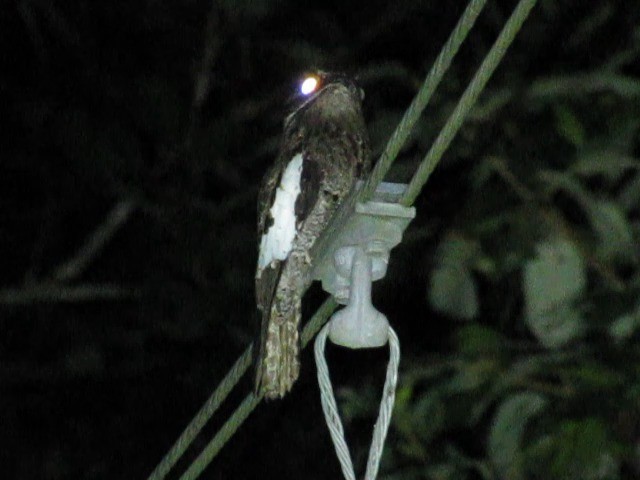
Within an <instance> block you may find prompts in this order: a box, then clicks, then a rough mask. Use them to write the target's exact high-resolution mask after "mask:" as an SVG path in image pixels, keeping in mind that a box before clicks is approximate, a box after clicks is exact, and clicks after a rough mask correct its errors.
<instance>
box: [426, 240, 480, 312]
mask: <svg viewBox="0 0 640 480" xmlns="http://www.w3.org/2000/svg"><path fill="white" fill-rule="evenodd" d="M476 251H477V248H476V246H475V244H474V243H472V242H470V241H467V240H465V239H463V238H460V237H453V236H451V237H448V238H446V239H445V240H444V241H442V242H441V243H440V245H439V246H438V250H437V252H436V264H437V266H436V268H435V269H434V270H433V272H432V273H431V278H430V282H429V303H430V304H431V306H432V307H433V308H434V309H435V310H437V311H439V312H442V313H445V314H447V315H451V316H452V317H455V318H460V319H464V320H469V319H471V318H473V317H475V316H476V315H477V314H478V310H479V301H478V290H477V287H476V282H475V279H474V278H473V275H472V274H471V270H470V261H471V259H472V258H473V257H474V255H475V253H476Z"/></svg>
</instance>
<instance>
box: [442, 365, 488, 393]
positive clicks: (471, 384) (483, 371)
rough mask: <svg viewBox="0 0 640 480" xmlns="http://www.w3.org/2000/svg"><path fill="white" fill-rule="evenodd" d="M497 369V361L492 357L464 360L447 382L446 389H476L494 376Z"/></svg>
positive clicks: (462, 390) (450, 390) (451, 390)
mask: <svg viewBox="0 0 640 480" xmlns="http://www.w3.org/2000/svg"><path fill="white" fill-rule="evenodd" d="M497 369H498V362H496V361H495V360H494V359H492V358H480V359H478V360H475V361H473V362H464V363H463V364H462V365H461V367H460V369H459V370H458V372H457V373H456V374H455V375H454V376H453V377H452V378H451V381H450V382H449V383H448V384H447V390H448V391H449V392H451V393H463V392H469V391H471V390H476V389H477V388H479V387H480V386H482V385H484V384H485V383H486V382H488V381H489V380H491V379H492V378H494V377H495V374H496V370H497Z"/></svg>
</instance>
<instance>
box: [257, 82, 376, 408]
mask: <svg viewBox="0 0 640 480" xmlns="http://www.w3.org/2000/svg"><path fill="white" fill-rule="evenodd" d="M363 96H364V95H363V93H362V90H361V89H360V88H359V87H358V86H357V85H356V84H355V83H354V81H353V80H351V79H349V78H348V77H346V76H344V75H340V74H330V73H326V72H318V73H316V74H314V75H311V76H308V77H307V78H306V80H305V81H304V82H303V83H302V84H301V89H300V94H299V96H298V102H297V104H296V105H295V108H294V109H293V110H292V111H291V113H289V115H288V116H287V117H286V119H285V121H284V132H283V135H282V139H281V143H280V150H279V153H278V156H277V158H276V161H275V164H274V165H273V166H272V167H271V168H270V169H269V171H268V172H267V174H266V175H265V177H264V179H263V182H262V186H261V188H260V193H259V198H258V242H259V247H258V250H259V252H258V266H257V269H256V300H257V305H258V309H259V310H260V314H261V317H262V321H261V331H260V340H259V342H260V343H259V344H258V345H257V347H258V348H257V350H255V351H256V383H255V386H256V391H257V392H262V393H263V394H264V396H265V397H266V398H277V397H282V396H283V395H284V394H286V393H287V392H288V391H289V390H290V389H291V386H292V385H293V383H294V382H295V381H296V379H297V378H298V374H299V370H300V360H299V356H300V337H299V333H300V322H301V318H300V317H301V302H302V296H303V294H304V292H305V290H306V289H307V287H308V286H309V283H310V281H311V279H310V274H311V269H312V265H311V260H310V256H309V251H310V249H311V247H312V246H313V244H314V242H315V241H316V239H317V238H319V237H320V235H321V234H322V232H323V231H324V229H325V228H326V226H327V224H328V223H329V221H330V220H331V217H332V215H333V214H334V213H335V212H336V210H337V209H338V207H339V206H340V204H341V203H342V201H343V200H344V198H345V197H346V196H347V194H348V193H349V192H350V191H351V189H352V188H353V186H354V185H355V182H356V180H357V179H358V178H359V177H361V176H362V175H363V174H365V173H366V172H367V171H368V169H369V142H368V135H367V131H366V127H365V124H364V119H363V116H362V109H361V104H362V99H363Z"/></svg>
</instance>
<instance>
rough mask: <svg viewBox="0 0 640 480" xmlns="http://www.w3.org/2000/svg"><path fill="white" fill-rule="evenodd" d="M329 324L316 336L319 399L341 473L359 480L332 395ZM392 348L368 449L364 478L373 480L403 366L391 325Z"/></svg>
mask: <svg viewBox="0 0 640 480" xmlns="http://www.w3.org/2000/svg"><path fill="white" fill-rule="evenodd" d="M329 328H330V323H328V324H326V325H325V326H324V328H323V329H322V330H321V331H320V333H319V334H318V336H317V337H316V341H315V344H314V353H315V357H316V365H317V367H318V384H319V386H320V402H321V404H322V411H323V412H324V418H325V420H326V422H327V426H328V427H329V433H330V434H331V440H332V441H333V445H334V447H335V449H336V455H337V457H338V461H339V462H340V467H341V468H342V474H343V475H344V478H345V479H346V480H356V474H355V470H354V468H353V461H352V460H351V454H350V453H349V447H348V446H347V442H346V440H345V437H344V428H343V427H342V422H341V420H340V414H339V413H338V406H337V404H336V399H335V396H334V395H333V387H332V386H331V378H330V377H329V368H328V367H327V361H326V360H325V358H324V348H325V344H326V342H327V335H328V334H329ZM389 350H390V358H389V365H388V367H387V375H386V379H385V382H384V389H383V392H382V401H381V402H380V411H379V412H378V419H377V420H376V424H375V427H374V428H373V440H372V441H371V448H370V449H369V458H368V460H367V470H366V473H365V477H364V478H365V480H374V479H375V478H376V475H377V474H378V468H379V466H380V459H381V458H382V450H383V448H384V441H385V439H386V437H387V432H388V430H389V424H390V423H391V414H392V413H393V404H394V402H395V398H396V385H397V384H398V366H399V365H400V341H399V340H398V336H397V335H396V332H395V331H394V330H393V328H391V327H389Z"/></svg>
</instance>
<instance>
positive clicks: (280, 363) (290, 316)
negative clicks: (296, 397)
mask: <svg viewBox="0 0 640 480" xmlns="http://www.w3.org/2000/svg"><path fill="white" fill-rule="evenodd" d="M287 303H288V305H285V304H287ZM301 307H302V306H301V301H300V299H295V300H292V301H291V302H274V305H272V307H271V309H270V310H271V312H270V315H269V314H268V313H267V312H265V314H264V317H265V318H263V329H262V338H261V345H260V351H259V353H258V363H257V365H256V367H257V371H256V392H262V393H263V394H264V396H265V398H268V399H273V398H281V397H283V396H284V395H285V394H286V393H287V392H288V391H289V390H291V387H292V385H293V383H294V382H295V381H296V380H297V379H298V375H299V373H300V331H299V328H300V317H301V310H302V308H301ZM265 323H266V325H265Z"/></svg>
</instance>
